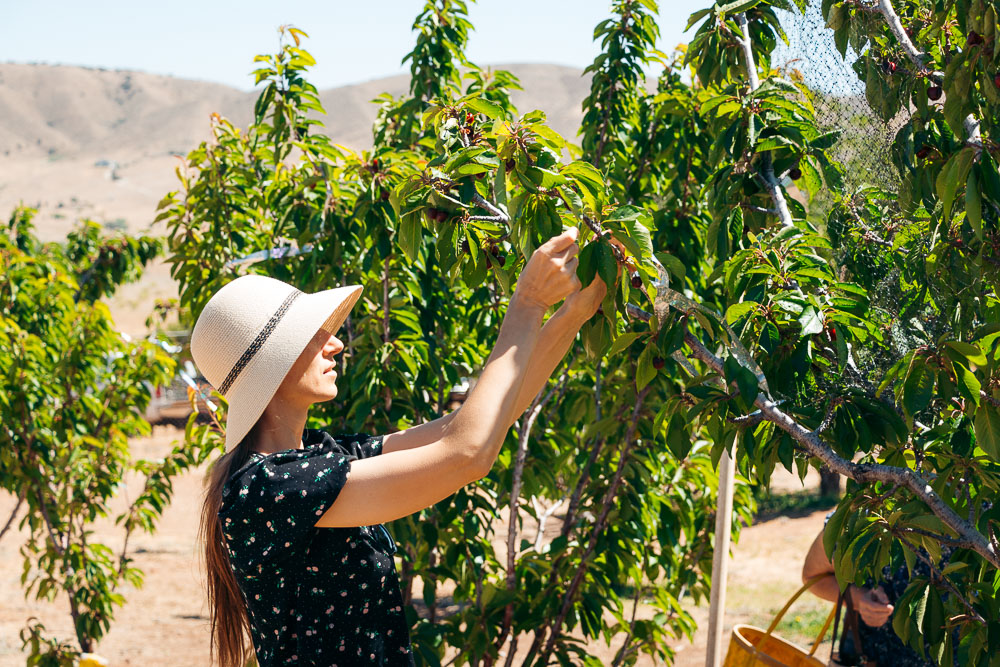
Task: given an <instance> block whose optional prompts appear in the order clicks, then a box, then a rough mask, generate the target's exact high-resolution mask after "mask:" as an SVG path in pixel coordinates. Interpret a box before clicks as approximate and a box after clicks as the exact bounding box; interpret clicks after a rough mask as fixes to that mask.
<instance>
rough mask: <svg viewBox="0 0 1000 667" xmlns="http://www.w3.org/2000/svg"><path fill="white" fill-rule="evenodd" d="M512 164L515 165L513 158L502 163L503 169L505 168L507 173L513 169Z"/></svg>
mask: <svg viewBox="0 0 1000 667" xmlns="http://www.w3.org/2000/svg"><path fill="white" fill-rule="evenodd" d="M514 164H515V162H514V158H511V159H509V160H507V162H505V163H504V167H506V168H507V171H508V172H509V171H511V170H512V169H513V168H514Z"/></svg>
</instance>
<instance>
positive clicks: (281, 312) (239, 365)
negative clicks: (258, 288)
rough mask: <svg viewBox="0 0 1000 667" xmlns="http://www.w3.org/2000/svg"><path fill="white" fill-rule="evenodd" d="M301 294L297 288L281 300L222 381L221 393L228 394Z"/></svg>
mask: <svg viewBox="0 0 1000 667" xmlns="http://www.w3.org/2000/svg"><path fill="white" fill-rule="evenodd" d="M301 295H302V292H300V291H299V290H295V291H294V292H292V293H291V294H289V295H288V296H287V297H285V300H284V301H282V302H281V305H280V306H278V310H276V311H275V313H274V315H272V316H271V319H269V320H268V321H267V324H265V325H264V328H263V329H261V331H260V333H259V334H257V337H256V338H254V339H253V342H252V343H250V347H248V348H247V350H246V352H244V353H243V356H241V357H240V358H239V360H237V362H236V364H235V365H234V366H233V370H231V371H229V375H227V376H226V381H225V382H223V383H222V386H221V387H219V393H220V394H222V395H223V396H225V395H226V392H227V391H229V388H230V387H232V386H233V383H234V382H236V378H238V377H239V376H240V373H241V372H243V369H244V368H246V367H247V364H249V363H250V361H251V360H252V359H253V358H254V355H256V354H257V352H258V351H259V350H260V348H262V347H263V346H264V343H265V342H266V341H267V339H268V336H270V335H271V333H273V332H274V329H275V327H277V326H278V322H280V321H281V318H282V317H284V316H285V312H286V311H287V310H288V307H289V306H291V305H292V302H293V301H295V299H297V298H299V296H301Z"/></svg>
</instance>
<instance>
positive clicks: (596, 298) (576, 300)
mask: <svg viewBox="0 0 1000 667" xmlns="http://www.w3.org/2000/svg"><path fill="white" fill-rule="evenodd" d="M607 293H608V286H607V285H605V284H604V281H603V280H601V277H600V276H594V279H593V280H592V281H591V283H590V284H589V285H587V286H586V287H585V288H583V289H582V290H580V291H579V292H574V293H573V294H570V295H569V296H568V297H566V301H564V302H563V305H562V306H561V307H560V308H559V310H562V311H565V312H566V313H567V314H569V315H572V316H574V317H575V318H576V319H577V320H579V321H580V322H586V321H587V320H589V319H590V318H591V317H593V316H594V313H596V312H597V309H598V308H600V307H601V302H603V301H604V297H605V296H606V295H607Z"/></svg>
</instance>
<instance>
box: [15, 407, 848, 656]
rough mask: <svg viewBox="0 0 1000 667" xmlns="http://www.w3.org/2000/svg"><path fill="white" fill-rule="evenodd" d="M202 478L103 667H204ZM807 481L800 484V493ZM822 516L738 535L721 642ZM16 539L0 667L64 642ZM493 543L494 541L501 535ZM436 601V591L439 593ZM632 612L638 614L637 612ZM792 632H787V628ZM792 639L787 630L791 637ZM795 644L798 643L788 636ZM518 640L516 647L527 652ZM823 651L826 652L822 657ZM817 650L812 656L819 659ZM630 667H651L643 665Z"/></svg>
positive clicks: (792, 571) (763, 604) (160, 547)
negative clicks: (30, 646) (41, 629)
mask: <svg viewBox="0 0 1000 667" xmlns="http://www.w3.org/2000/svg"><path fill="white" fill-rule="evenodd" d="M182 436H183V433H182V432H181V431H180V430H178V429H176V428H174V427H170V426H157V427H154V431H153V434H152V436H151V437H148V438H141V439H136V440H135V441H134V442H133V446H134V451H135V453H136V455H137V456H143V457H155V456H160V455H162V453H164V452H165V451H166V450H167V449H168V448H169V447H170V446H171V444H172V443H173V442H174V441H175V440H178V439H180V438H181V437H182ZM202 474H203V471H201V470H199V471H195V472H192V473H190V474H187V475H184V476H182V477H180V478H179V479H177V480H176V482H175V485H174V499H173V502H172V504H171V505H170V506H169V507H168V508H167V509H166V511H165V512H164V515H163V519H162V521H161V522H160V527H159V530H158V531H157V533H156V534H155V535H145V534H137V535H133V537H132V538H131V539H130V551H132V552H133V555H134V556H135V564H136V565H137V566H138V567H140V568H141V569H142V570H144V572H145V585H144V586H143V587H142V588H139V589H127V590H126V591H125V596H126V599H127V602H126V604H125V606H124V607H122V608H121V609H119V610H118V611H117V612H116V620H115V622H114V623H113V625H112V626H111V631H110V632H109V633H108V635H107V636H106V637H105V638H104V640H103V641H102V642H101V644H100V647H99V649H98V651H99V653H100V654H101V655H103V656H104V657H106V658H107V659H108V660H109V661H110V664H111V665H114V666H115V667H118V666H121V665H149V664H158V665H165V664H169V665H174V666H177V667H182V666H189V665H190V666H207V665H208V664H209V660H208V629H207V606H206V602H205V596H204V592H203V588H202V583H201V577H200V561H199V557H198V554H197V553H196V551H195V533H196V528H197V513H198V509H199V506H200V496H201V479H202ZM811 483H812V480H811V479H807V484H811ZM139 484H140V480H139V479H134V480H128V484H126V485H125V487H124V488H123V490H122V493H121V494H120V496H119V497H118V498H117V499H116V502H117V503H118V505H117V507H118V508H124V507H125V506H126V504H127V497H128V496H129V494H131V495H132V496H133V497H134V495H135V494H136V493H137V492H138V490H139ZM776 486H777V487H782V488H787V489H788V490H793V489H798V488H801V486H800V485H799V482H798V480H797V479H792V478H790V477H789V478H788V479H784V478H783V479H780V480H777V481H776ZM15 500H16V499H15V498H13V497H12V496H10V495H7V494H2V493H0V521H6V518H7V517H8V516H9V514H10V511H11V510H12V508H13V507H14V504H15ZM824 516H825V512H824V511H819V512H815V513H813V514H810V515H808V516H805V517H802V518H787V517H781V518H778V519H775V520H772V521H768V522H766V523H763V524H760V525H755V526H751V527H749V528H746V529H744V531H743V533H742V535H741V537H740V541H739V544H737V545H736V546H735V547H734V549H733V557H732V560H731V562H730V565H729V578H728V589H727V590H728V593H727V605H726V607H727V609H726V624H727V627H726V633H727V634H726V636H727V643H728V633H729V628H730V627H731V626H732V624H734V623H746V622H750V623H754V624H757V625H766V624H767V622H768V621H769V620H770V618H772V617H773V615H774V613H775V612H776V611H777V610H778V608H780V607H781V605H782V604H783V603H784V601H785V600H787V599H788V598H789V597H790V596H791V594H792V593H793V592H794V591H795V590H796V589H797V588H798V586H799V578H798V577H799V575H798V573H799V570H800V568H801V563H802V558H803V556H804V554H805V552H806V549H807V548H808V546H809V544H810V542H811V541H812V539H813V538H814V537H815V535H816V534H817V532H818V531H819V529H820V527H821V526H822V523H823V517H824ZM96 534H97V537H98V538H99V539H103V540H105V541H106V543H107V544H109V545H110V546H113V547H115V548H116V549H117V548H119V547H120V542H121V534H122V531H121V529H120V528H118V527H116V526H114V525H113V523H112V522H111V521H107V522H105V523H102V524H101V525H98V526H97V527H96ZM24 537H25V532H24V531H18V530H17V528H16V527H15V528H14V529H12V530H11V531H10V532H9V533H8V534H7V535H5V536H4V538H3V539H2V540H0V589H2V590H3V591H5V593H4V594H3V597H2V604H0V667H13V666H14V665H23V664H24V663H25V656H24V654H23V653H22V651H21V641H20V639H19V637H18V633H19V632H20V630H21V629H22V628H23V627H24V626H25V621H26V619H27V618H28V617H31V616H35V617H37V618H38V619H40V620H41V621H42V622H43V623H44V625H45V627H46V630H47V632H48V633H49V635H50V636H52V635H55V636H58V637H60V638H64V639H70V638H72V637H73V634H72V626H71V622H70V616H69V613H68V602H67V600H66V598H65V596H60V597H58V598H57V599H56V601H55V602H53V603H46V602H38V601H34V600H25V599H24V597H23V595H22V594H21V584H20V576H21V568H22V562H23V561H22V558H21V556H20V553H19V549H20V547H21V545H22V544H23V542H24ZM498 539H503V534H502V532H501V533H500V534H499V535H498ZM442 593H445V592H442ZM828 609H829V604H828V603H823V602H821V601H819V600H817V599H816V598H814V597H810V596H808V595H807V596H806V597H805V598H804V599H803V600H801V601H800V602H799V603H798V605H797V606H796V607H795V608H794V609H793V611H792V612H791V614H790V616H792V617H794V618H795V619H796V620H801V618H802V617H803V615H809V614H812V615H813V616H815V615H817V614H819V615H823V616H825V613H824V612H825V611H826V610H828ZM692 612H693V613H694V615H695V618H696V619H697V620H698V624H699V630H698V633H697V635H696V637H695V640H694V642H679V643H678V644H677V645H676V650H677V660H676V663H675V664H677V665H679V666H682V667H693V666H695V665H699V666H700V665H704V661H705V644H706V638H707V617H708V609H707V604H706V605H702V606H701V607H696V608H694V609H693V610H692ZM640 613H641V611H640ZM793 625H795V624H794V623H793ZM792 635H793V636H794V631H793V632H792ZM795 638H796V640H797V641H799V642H800V643H804V642H805V641H806V638H805V637H795ZM527 643H528V642H527V641H526V640H525V641H522V642H521V645H522V646H524V647H526V645H527ZM618 648H619V646H618V643H617V642H616V643H615V644H614V645H612V647H610V648H608V647H604V646H603V645H601V646H598V645H596V644H595V645H594V646H593V651H594V652H595V653H597V654H598V655H599V656H600V658H601V660H602V662H604V663H605V664H610V662H611V659H612V658H613V656H614V653H615V651H616V650H617V649H618ZM826 650H827V652H828V649H826ZM826 654H827V653H824V650H823V649H820V655H821V656H825V655H826ZM638 664H640V665H653V664H656V663H654V662H653V661H652V660H649V659H644V660H641V661H640V662H639V663H638Z"/></svg>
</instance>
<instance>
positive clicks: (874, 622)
mask: <svg viewBox="0 0 1000 667" xmlns="http://www.w3.org/2000/svg"><path fill="white" fill-rule="evenodd" d="M820 574H822V575H826V576H824V577H823V578H822V579H820V580H819V581H817V582H816V583H815V584H813V586H812V588H810V589H809V590H810V591H811V592H812V593H813V594H814V595H816V596H817V597H821V598H823V599H824V600H829V601H830V602H833V603H836V602H837V597H838V595H839V594H840V584H839V583H838V582H837V576H836V574H834V567H833V562H832V561H831V560H830V559H829V558H827V556H826V549H825V548H824V547H823V531H822V530H821V531H819V535H817V536H816V539H815V540H813V543H812V545H811V546H810V547H809V551H808V553H806V560H805V562H804V563H803V564H802V583H805V582H806V581H808V580H809V579H812V578H813V577H815V576H816V575H820ZM845 593H846V594H847V595H849V596H851V604H852V605H853V606H854V608H855V609H857V610H858V613H859V614H861V620H862V621H864V622H865V625H867V626H869V627H872V628H877V627H879V626H880V625H883V624H884V623H885V622H886V621H888V620H889V617H890V616H891V615H892V610H893V606H892V605H891V604H889V598H888V596H887V595H886V594H885V591H884V590H882V587H881V586H876V587H875V588H862V587H860V586H855V585H854V584H848V586H847V590H846V591H845Z"/></svg>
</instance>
